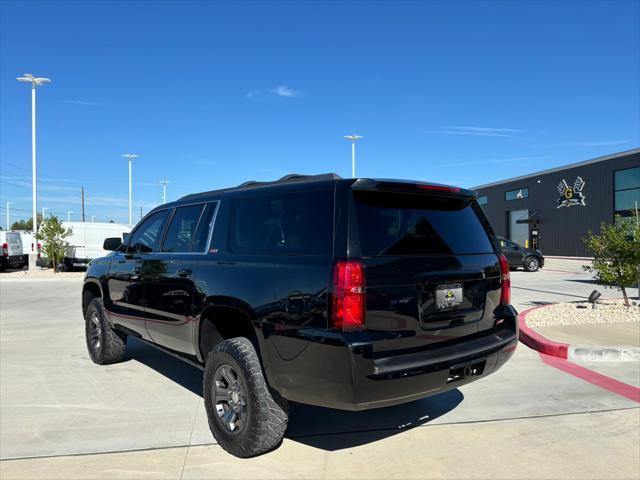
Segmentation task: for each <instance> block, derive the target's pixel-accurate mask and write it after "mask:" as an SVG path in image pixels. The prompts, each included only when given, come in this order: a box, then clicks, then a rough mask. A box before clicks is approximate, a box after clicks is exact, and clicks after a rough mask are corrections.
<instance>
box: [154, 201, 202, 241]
mask: <svg viewBox="0 0 640 480" xmlns="http://www.w3.org/2000/svg"><path fill="white" fill-rule="evenodd" d="M202 208H203V205H202V204H200V205H189V206H187V207H178V208H176V211H175V213H174V214H173V217H172V218H171V223H170V224H169V228H168V229H167V235H166V236H165V239H164V244H163V245H162V251H163V252H189V251H191V244H192V243H193V239H194V236H195V232H196V227H197V226H198V221H199V220H200V216H201V215H202Z"/></svg>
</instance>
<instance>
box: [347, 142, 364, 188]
mask: <svg viewBox="0 0 640 480" xmlns="http://www.w3.org/2000/svg"><path fill="white" fill-rule="evenodd" d="M344 138H346V139H347V140H350V141H351V178H356V142H357V141H358V140H360V139H361V138H362V136H361V135H356V134H355V133H354V134H353V135H345V136H344Z"/></svg>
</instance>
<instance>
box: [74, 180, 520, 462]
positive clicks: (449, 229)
mask: <svg viewBox="0 0 640 480" xmlns="http://www.w3.org/2000/svg"><path fill="white" fill-rule="evenodd" d="M121 242H122V240H121V239H107V240H106V241H105V245H104V246H105V249H107V250H113V252H112V253H111V254H110V255H109V256H107V257H104V258H100V259H96V260H94V261H92V262H91V264H90V265H89V268H88V270H87V274H86V277H85V280H84V285H83V290H82V308H83V312H84V318H85V320H86V340H87V347H88V349H89V354H90V357H91V359H92V360H93V361H94V362H96V363H98V364H107V363H113V362H117V361H119V360H121V359H122V358H123V356H124V354H125V346H126V342H127V338H128V337H136V338H138V339H139V340H141V341H144V342H146V343H149V344H151V345H153V346H155V347H157V348H159V349H161V350H163V351H165V352H166V353H168V354H171V355H173V356H176V357H179V358H181V359H182V360H185V361H187V362H189V363H191V364H192V365H194V366H197V367H199V368H201V369H203V370H204V402H205V407H206V411H207V415H208V419H209V425H210V428H211V431H212V433H213V436H214V437H215V438H216V439H217V441H218V442H219V444H220V445H221V446H222V447H223V448H224V449H226V450H227V451H229V452H230V453H232V454H234V455H237V456H240V457H250V456H254V455H258V454H260V453H264V452H267V451H269V450H271V449H273V448H275V447H277V446H278V445H279V443H280V442H281V440H282V437H283V435H284V432H285V429H286V426H287V419H288V417H287V415H288V413H287V412H288V410H287V409H288V402H289V401H293V402H301V403H306V404H312V405H319V406H323V407H331V408H338V409H346V410H363V409H371V408H378V407H384V406H389V405H397V404H401V403H405V402H410V401H412V400H416V399H420V398H423V397H427V396H429V395H434V394H437V393H440V392H443V391H445V390H449V389H454V388H457V387H459V386H461V385H464V384H466V383H469V382H471V381H473V380H477V379H479V378H481V377H484V376H486V375H488V374H490V373H492V372H494V371H496V370H497V369H498V368H500V367H501V366H502V365H503V364H504V363H505V362H506V361H507V360H508V359H509V358H510V357H511V355H512V354H513V352H514V350H515V348H516V344H517V334H518V332H517V328H518V327H517V322H516V311H515V310H514V308H513V307H512V306H511V305H510V279H509V267H508V265H507V261H506V259H505V258H504V256H502V255H501V254H500V250H499V245H498V242H497V240H496V238H495V236H494V234H493V233H492V230H491V227H490V225H489V224H488V222H487V219H486V218H485V216H484V214H483V212H482V209H481V208H480V207H479V206H478V204H477V202H476V197H475V195H474V193H473V192H471V191H468V190H463V189H460V188H457V187H450V186H445V185H437V184H427V183H420V182H409V181H399V180H379V179H367V178H360V179H342V178H340V177H338V176H337V175H334V174H325V175H313V176H303V175H288V176H286V177H283V178H282V179H280V180H278V181H274V182H246V183H244V184H242V185H240V186H238V187H235V188H229V189H223V190H216V191H211V192H205V193H199V194H194V195H189V196H186V197H183V198H181V199H180V200H179V201H176V202H173V203H168V204H165V205H161V206H159V207H157V208H155V209H154V210H153V211H151V212H149V214H147V215H146V216H145V217H144V218H143V219H142V220H141V221H140V223H139V224H138V225H137V226H136V227H135V229H134V230H133V231H132V232H131V234H130V235H129V237H128V238H127V240H125V241H124V243H122V244H121Z"/></svg>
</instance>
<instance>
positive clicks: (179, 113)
mask: <svg viewBox="0 0 640 480" xmlns="http://www.w3.org/2000/svg"><path fill="white" fill-rule="evenodd" d="M0 10H1V11H0V13H1V24H0V27H1V34H0V35H1V36H0V103H1V105H2V107H1V112H0V174H1V176H0V180H1V182H0V186H1V189H0V204H1V206H2V208H1V209H0V211H1V212H2V216H0V222H1V223H2V225H3V226H4V224H5V209H4V206H5V202H6V201H12V202H14V205H13V206H12V209H13V213H12V218H16V217H22V216H25V217H28V216H30V209H31V190H30V182H31V177H30V176H31V166H30V165H31V150H30V148H31V147H30V142H31V138H30V93H29V87H28V86H27V85H26V84H20V83H18V82H17V81H16V80H15V77H17V76H19V75H22V74H23V73H33V74H35V75H38V76H46V77H50V78H52V80H53V82H52V83H51V84H49V85H46V86H44V87H43V88H40V89H39V90H38V163H39V187H40V190H39V191H40V198H39V202H38V203H39V207H38V208H39V209H40V208H41V207H43V206H44V207H48V208H49V212H53V213H57V214H58V215H60V216H62V217H66V212H67V211H68V210H71V211H73V212H74V213H73V215H72V218H74V219H76V220H77V219H79V212H80V192H79V189H80V186H81V185H83V186H84V187H85V192H86V198H87V205H86V213H87V215H96V219H97V220H102V221H106V220H109V219H114V220H116V221H122V222H124V221H126V219H127V217H128V213H127V212H128V208H127V204H128V201H127V165H126V161H125V160H124V159H122V158H121V157H120V156H121V155H122V154H123V153H128V152H131V153H137V154H140V155H141V156H140V158H139V159H138V160H136V161H135V163H134V212H135V213H137V215H135V214H134V219H137V217H138V216H139V211H140V206H141V205H142V208H143V210H144V211H145V212H146V211H148V210H149V209H150V208H152V207H153V206H155V205H156V204H158V203H159V202H160V200H161V192H162V189H161V187H160V186H159V185H158V184H157V181H158V180H159V179H167V180H169V181H170V182H171V183H170V184H169V185H168V199H169V200H173V199H175V198H177V196H178V195H181V194H188V193H192V192H197V191H203V190H209V189H214V188H218V187H225V186H230V185H235V184H238V183H241V182H243V181H245V180H249V179H274V178H277V177H280V176H281V175H284V174H286V173H291V172H298V173H320V172H337V173H339V174H341V175H343V176H349V175H350V155H351V150H350V146H349V144H348V142H347V141H346V140H344V139H343V138H342V137H343V135H346V134H350V133H357V134H360V135H364V137H365V138H364V139H363V140H361V141H360V143H359V144H358V175H359V176H370V177H392V178H409V179H418V180H431V181H437V182H444V183H453V184H459V185H462V186H466V187H469V186H473V185H478V184H482V183H486V182H490V181H494V180H498V179H502V178H507V177H511V176H515V175H520V174H524V173H528V172H532V171H536V170H541V169H544V168H550V167H553V166H558V165H562V164H566V163H569V162H574V161H579V160H585V159H588V158H593V157H596V156H600V155H605V154H609V153H613V152H618V151H622V150H627V149H630V148H634V147H637V146H638V145H639V144H640V133H639V132H640V111H639V110H640V93H639V92H640V88H639V86H640V27H639V25H640V3H639V2H631V1H619V2H616V1H606V2H443V3H439V2H426V1H425V2H406V3H404V2H388V3H384V2H372V3H367V2H347V3H339V2H325V3H309V2H266V1H262V2H255V3H250V2H247V3H240V2H234V3H222V2H205V1H201V2H186V1H183V2H169V1H165V2H147V1H143V2H119V1H116V2H98V1H88V2H56V1H40V2H17V1H3V2H1V3H0Z"/></svg>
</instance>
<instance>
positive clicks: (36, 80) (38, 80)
mask: <svg viewBox="0 0 640 480" xmlns="http://www.w3.org/2000/svg"><path fill="white" fill-rule="evenodd" d="M16 80H18V81H19V82H29V83H31V190H32V192H31V196H32V203H33V205H32V209H31V210H32V215H33V233H37V232H38V219H37V217H36V212H37V208H38V207H37V190H36V87H41V86H42V85H44V84H45V83H49V82H50V81H51V80H50V79H48V78H43V77H34V76H33V75H31V74H30V73H25V74H24V76H22V77H18V78H17V79H16Z"/></svg>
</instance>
